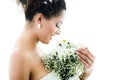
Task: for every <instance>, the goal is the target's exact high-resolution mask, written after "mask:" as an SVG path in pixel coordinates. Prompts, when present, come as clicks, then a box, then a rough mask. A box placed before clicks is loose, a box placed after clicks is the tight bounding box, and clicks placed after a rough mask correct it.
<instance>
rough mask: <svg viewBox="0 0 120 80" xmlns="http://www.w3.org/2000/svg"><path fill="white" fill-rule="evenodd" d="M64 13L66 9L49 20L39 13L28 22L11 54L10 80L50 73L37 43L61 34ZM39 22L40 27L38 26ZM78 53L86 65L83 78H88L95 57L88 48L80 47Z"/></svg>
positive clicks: (28, 79) (37, 79) (31, 79)
mask: <svg viewBox="0 0 120 80" xmlns="http://www.w3.org/2000/svg"><path fill="white" fill-rule="evenodd" d="M64 14H65V11H62V13H61V15H60V16H58V17H53V18H51V19H50V20H48V19H45V18H44V16H43V15H42V14H40V13H38V14H36V15H35V16H34V18H33V20H32V21H31V22H29V21H27V22H26V25H25V29H24V31H23V32H22V34H21V36H20V37H19V39H18V40H17V42H16V45H15V48H14V51H13V53H12V56H11V60H10V71H9V72H10V80H40V79H41V78H43V77H44V76H46V75H47V74H49V72H48V71H46V70H45V68H44V65H43V62H42V60H41V55H40V54H41V51H40V48H39V49H38V47H37V43H38V42H39V41H40V42H42V43H45V44H48V43H49V42H50V40H51V39H52V36H54V35H59V34H60V25H61V23H62V20H63V17H64ZM39 24H40V25H41V28H40V29H38V28H37V26H38V25H39ZM77 54H78V56H79V57H80V61H81V62H82V63H83V64H84V65H85V71H84V72H85V73H84V75H83V78H82V79H81V80H87V78H88V77H89V75H90V74H91V72H92V67H93V63H94V59H95V57H94V56H93V55H92V54H91V52H90V51H89V50H88V49H87V48H85V49H79V50H78V51H77Z"/></svg>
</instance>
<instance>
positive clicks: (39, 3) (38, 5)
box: [17, 0, 66, 44]
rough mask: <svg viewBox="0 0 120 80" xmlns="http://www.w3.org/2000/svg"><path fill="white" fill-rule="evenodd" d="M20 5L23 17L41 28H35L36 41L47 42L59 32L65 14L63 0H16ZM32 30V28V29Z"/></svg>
mask: <svg viewBox="0 0 120 80" xmlns="http://www.w3.org/2000/svg"><path fill="white" fill-rule="evenodd" d="M17 1H18V3H19V4H21V5H22V7H23V9H24V13H25V18H26V20H27V21H28V22H34V23H35V26H38V25H40V26H41V28H40V29H37V31H36V30H35V37H36V38H37V40H38V41H41V42H42V43H45V44H48V43H49V42H50V40H51V39H52V37H53V36H55V35H56V34H57V35H59V34H60V27H61V24H62V22H63V18H64V16H65V11H66V4H65V0H17ZM33 31H34V29H33Z"/></svg>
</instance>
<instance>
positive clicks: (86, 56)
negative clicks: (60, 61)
mask: <svg viewBox="0 0 120 80" xmlns="http://www.w3.org/2000/svg"><path fill="white" fill-rule="evenodd" d="M76 53H77V55H78V56H79V59H80V61H81V62H82V63H83V64H84V66H85V69H84V73H83V80H86V79H87V78H88V77H89V75H90V74H91V72H92V69H93V64H94V60H95V57H94V56H93V55H92V54H91V52H90V51H89V50H88V48H81V49H79V50H77V51H76Z"/></svg>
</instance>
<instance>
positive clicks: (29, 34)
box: [18, 23, 38, 50]
mask: <svg viewBox="0 0 120 80" xmlns="http://www.w3.org/2000/svg"><path fill="white" fill-rule="evenodd" d="M33 29H34V25H33V24H32V23H26V25H25V29H24V30H23V32H22V35H21V36H20V38H19V42H18V43H19V45H20V46H22V48H23V49H28V50H35V49H36V45H37V43H38V39H37V37H36V36H35V32H34V30H33Z"/></svg>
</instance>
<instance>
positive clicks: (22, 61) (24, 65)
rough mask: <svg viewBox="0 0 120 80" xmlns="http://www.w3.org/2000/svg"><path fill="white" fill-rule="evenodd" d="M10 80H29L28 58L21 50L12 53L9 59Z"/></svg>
mask: <svg viewBox="0 0 120 80" xmlns="http://www.w3.org/2000/svg"><path fill="white" fill-rule="evenodd" d="M9 73H10V74H9V75H10V80H29V74H30V63H29V57H28V56H27V55H26V54H25V52H24V51H22V50H16V51H14V52H13V53H12V55H11V59H10V71H9Z"/></svg>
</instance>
